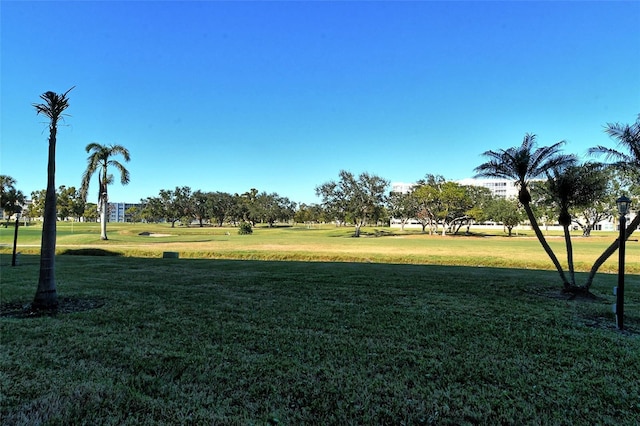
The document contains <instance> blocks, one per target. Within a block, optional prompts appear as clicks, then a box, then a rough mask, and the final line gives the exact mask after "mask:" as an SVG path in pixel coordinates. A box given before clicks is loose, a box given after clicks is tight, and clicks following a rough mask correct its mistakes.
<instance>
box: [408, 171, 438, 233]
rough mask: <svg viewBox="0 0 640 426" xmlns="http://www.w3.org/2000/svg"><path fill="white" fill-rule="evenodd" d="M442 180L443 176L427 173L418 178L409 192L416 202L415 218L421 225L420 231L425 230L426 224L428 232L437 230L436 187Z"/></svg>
mask: <svg viewBox="0 0 640 426" xmlns="http://www.w3.org/2000/svg"><path fill="white" fill-rule="evenodd" d="M444 182H446V179H445V178H444V176H440V175H431V174H429V175H427V176H425V178H424V179H421V180H419V181H418V182H417V184H416V186H415V187H414V188H413V191H412V192H411V196H412V197H413V198H414V199H415V203H416V219H417V220H418V221H419V222H420V224H421V225H422V232H426V227H427V226H429V234H433V233H434V232H437V228H438V217H437V211H438V202H439V201H438V193H439V189H438V188H439V187H440V186H441V185H442V184H444Z"/></svg>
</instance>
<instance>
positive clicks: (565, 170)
mask: <svg viewBox="0 0 640 426" xmlns="http://www.w3.org/2000/svg"><path fill="white" fill-rule="evenodd" d="M599 169H600V166H598V165H596V164H584V165H581V166H567V167H556V168H553V169H552V170H550V171H548V172H547V176H548V177H547V184H546V190H547V194H548V195H549V198H550V199H551V200H552V202H553V203H554V204H555V206H556V209H557V212H558V223H560V225H561V226H562V229H563V231H564V240H565V246H566V250H567V265H568V268H569V279H570V284H571V286H572V287H576V279H575V269H574V263H573V245H572V243H571V232H570V226H571V224H572V223H573V219H572V215H571V212H572V210H574V209H576V208H578V209H579V208H583V207H586V206H589V205H590V204H592V203H593V201H594V200H596V199H598V198H600V197H601V196H602V194H604V192H605V190H606V183H605V182H604V181H603V179H602V175H601V174H600V173H598V172H599Z"/></svg>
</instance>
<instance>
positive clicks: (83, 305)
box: [0, 297, 105, 319]
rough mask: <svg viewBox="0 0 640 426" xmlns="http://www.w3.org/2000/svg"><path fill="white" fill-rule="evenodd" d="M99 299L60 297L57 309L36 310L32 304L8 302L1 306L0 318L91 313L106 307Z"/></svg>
mask: <svg viewBox="0 0 640 426" xmlns="http://www.w3.org/2000/svg"><path fill="white" fill-rule="evenodd" d="M104 304H105V302H104V300H102V299H99V298H78V297H60V298H58V307H57V308H56V309H34V308H33V307H32V306H31V303H28V304H26V305H25V304H23V303H21V302H8V303H2V304H0V317H3V318H20V319H22V318H40V317H53V316H56V315H58V314H71V313H76V312H84V311H89V310H91V309H97V308H101V307H102V306H104Z"/></svg>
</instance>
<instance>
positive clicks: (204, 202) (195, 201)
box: [191, 190, 211, 228]
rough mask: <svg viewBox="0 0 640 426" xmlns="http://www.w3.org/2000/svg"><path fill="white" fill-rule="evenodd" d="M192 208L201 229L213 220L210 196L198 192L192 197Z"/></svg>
mask: <svg viewBox="0 0 640 426" xmlns="http://www.w3.org/2000/svg"><path fill="white" fill-rule="evenodd" d="M191 197H192V200H191V207H192V212H193V218H194V219H195V220H197V221H198V225H199V226H200V228H202V227H203V226H204V222H205V221H208V220H209V219H210V218H211V210H210V209H209V204H208V201H209V194H208V193H206V192H202V191H200V190H197V191H195V192H194V193H193V195H192V196H191Z"/></svg>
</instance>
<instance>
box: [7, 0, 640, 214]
mask: <svg viewBox="0 0 640 426" xmlns="http://www.w3.org/2000/svg"><path fill="white" fill-rule="evenodd" d="M0 19H1V30H0V31H1V33H0V36H1V59H0V60H1V64H0V72H1V87H0V89H1V93H0V97H1V102H0V106H1V111H0V113H1V117H2V118H1V128H0V136H1V152H0V173H2V174H8V175H11V176H13V177H14V178H15V179H16V180H17V182H18V185H17V186H18V188H19V189H21V190H22V191H23V192H24V193H25V194H30V193H31V191H34V190H39V189H43V188H45V186H46V157H47V137H48V130H47V126H46V124H45V122H44V119H43V118H42V117H39V116H36V114H35V111H34V109H33V107H32V106H31V105H32V103H34V102H38V101H39V95H40V94H42V93H44V92H46V91H49V90H52V91H55V92H59V93H61V92H64V91H66V90H67V89H69V88H70V87H72V86H76V88H75V89H74V90H73V91H72V92H71V93H70V94H69V98H70V107H69V109H68V113H69V114H70V117H67V118H66V120H65V123H64V126H62V127H61V128H60V129H59V134H58V145H57V174H56V184H57V185H67V186H79V184H80V179H81V175H82V172H83V171H84V169H85V166H86V158H87V154H86V152H85V151H84V148H85V146H86V145H87V144H88V143H89V142H98V143H101V144H112V143H118V144H121V145H124V146H126V147H127V148H129V150H130V152H131V157H132V158H131V162H130V163H129V164H128V168H129V170H130V172H131V183H130V184H129V185H127V186H122V185H120V184H119V182H116V183H114V184H113V185H112V186H111V187H110V189H109V194H110V199H111V201H128V202H137V201H138V200H139V199H140V198H143V197H148V196H156V195H157V194H158V191H159V190H160V189H173V188H174V187H175V186H182V185H187V186H190V187H191V188H192V189H193V190H196V189H200V190H203V191H226V192H231V193H236V192H237V193H242V192H245V191H247V190H249V189H250V188H257V189H258V190H260V191H267V192H277V193H278V194H280V195H282V196H287V197H289V198H290V199H291V200H292V201H297V202H307V203H309V202H316V201H318V199H317V198H316V196H315V191H314V189H315V187H316V186H318V185H320V184H322V183H324V182H327V181H329V180H335V179H336V178H337V176H338V172H339V171H340V170H341V169H345V170H349V171H351V172H353V173H355V174H358V173H361V172H364V171H367V172H370V173H374V174H376V175H378V176H381V177H383V178H385V179H388V180H390V181H393V182H396V181H404V182H412V181H415V180H417V179H420V178H422V177H424V176H425V175H426V174H427V173H431V174H441V175H443V176H444V177H446V178H447V179H452V180H453V179H462V178H466V177H470V176H472V175H473V169H474V168H475V167H476V166H477V165H479V164H480V163H481V162H482V161H483V158H482V157H481V155H480V154H481V153H482V152H484V151H486V150H489V149H501V148H508V147H510V146H515V145H518V144H519V143H520V142H521V141H522V138H523V137H524V134H525V133H527V132H530V133H535V134H537V135H538V140H539V142H540V143H541V144H543V145H545V144H551V143H555V142H557V141H559V140H566V141H567V146H566V151H567V152H572V153H576V154H578V155H583V154H584V153H585V151H586V150H587V148H588V147H590V146H594V145H597V144H607V145H611V146H613V143H612V142H611V141H610V140H609V138H608V137H607V136H606V135H605V134H604V133H603V131H602V130H603V126H604V125H605V124H606V123H608V122H622V123H632V122H634V121H635V119H636V117H637V114H638V113H640V54H639V53H640V25H638V22H640V2H637V1H628V2H626V1H620V2H615V1H606V2H577V1H572V2H549V1H545V2H535V1H526V2H520V1H517V2H516V1H512V2H501V1H494V2H482V1H474V2H462V1H460V2H454V1H448V2H432V1H424V2H419V1H407V2H390V1H389V2H387V1H376V2H366V1H357V2H356V1H328V2H321V1H307V2H305V1H282V2H279V1H269V2H258V1H255V2H242V1H241V2H219V1H195V2H177V1H163V2H155V1H137V2H136V1H123V2H116V1H87V2H81V1H73V2H71V1H68V2H52V1H39V2H28V1H19V2H18V1H7V0H3V1H2V2H1V3H0ZM92 186H93V188H92V189H91V192H90V194H89V198H90V199H89V201H94V202H95V201H96V199H97V191H96V187H97V182H95V183H92Z"/></svg>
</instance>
